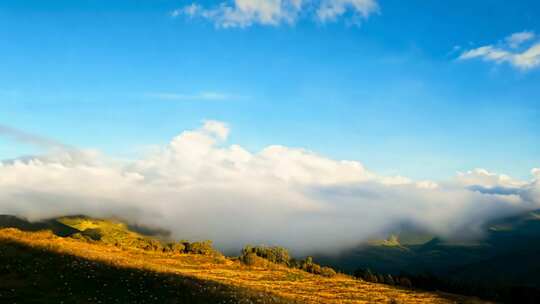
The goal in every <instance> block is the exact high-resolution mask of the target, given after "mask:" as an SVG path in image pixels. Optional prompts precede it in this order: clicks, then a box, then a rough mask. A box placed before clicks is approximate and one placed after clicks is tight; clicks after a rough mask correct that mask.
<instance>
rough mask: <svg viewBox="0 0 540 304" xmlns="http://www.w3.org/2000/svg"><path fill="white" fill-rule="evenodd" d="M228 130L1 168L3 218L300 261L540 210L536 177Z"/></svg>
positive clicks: (206, 129) (211, 124)
mask: <svg viewBox="0 0 540 304" xmlns="http://www.w3.org/2000/svg"><path fill="white" fill-rule="evenodd" d="M229 132H230V130H229V127H228V126H227V125H226V124H224V123H222V122H218V121H206V122H205V123H204V125H203V126H202V127H201V128H200V129H197V130H190V131H184V132H182V133H181V134H179V135H178V136H176V137H175V138H173V139H172V140H171V141H170V143H169V144H168V145H166V146H164V147H161V148H159V149H157V150H156V151H154V152H152V153H150V154H149V155H145V156H143V157H140V158H139V159H136V160H132V161H128V162H126V161H118V160H115V159H114V158H111V157H107V156H105V155H102V154H99V153H96V152H92V151H90V152H86V151H78V152H77V155H76V156H75V157H74V156H72V154H73V151H72V150H66V151H52V152H50V153H47V154H46V155H43V156H36V157H33V158H30V159H25V160H17V161H11V162H4V163H2V164H0V213H7V214H16V215H20V216H25V217H28V218H30V219H42V218H47V217H52V216H60V215H67V214H87V215H91V216H98V217H109V216H120V217H123V218H125V219H127V220H129V221H130V222H132V223H136V224H143V225H150V226H156V227H162V228H167V229H169V230H171V231H172V233H173V236H174V237H176V238H185V239H213V240H215V241H216V243H217V245H218V246H219V247H220V248H222V249H226V250H230V249H236V250H237V249H238V248H240V247H241V246H242V245H244V244H246V243H265V244H277V245H282V246H286V247H289V248H291V249H293V251H294V252H295V253H298V254H305V253H313V252H316V251H319V252H320V251H322V252H335V251H336V250H339V249H344V248H347V247H350V246H355V245H357V244H359V243H360V242H362V241H365V240H367V239H369V238H370V237H372V236H373V235H377V234H380V233H382V232H384V231H387V230H388V229H390V228H392V227H393V226H394V225H396V224H398V223H403V222H406V223H412V224H415V225H418V226H420V227H423V228H425V229H428V230H431V231H433V232H434V233H437V234H439V235H441V236H449V237H450V236H451V237H454V236H456V235H458V236H459V235H460V234H463V233H464V232H466V234H467V235H470V234H471V233H475V232H477V231H478V230H479V227H480V226H481V225H482V224H483V223H484V222H485V221H487V220H489V219H492V218H495V217H498V216H502V215H507V214H512V213H515V212H519V211H523V210H529V209H534V208H539V207H540V182H539V177H540V170H539V169H534V170H533V172H532V173H533V176H534V177H533V179H532V180H530V181H517V180H514V179H511V178H510V177H507V176H504V175H497V174H494V173H490V172H488V171H486V170H482V169H477V170H472V171H469V172H465V173H461V174H458V176H456V177H454V178H452V179H450V180H448V181H446V182H439V183H435V182H433V181H414V180H411V179H408V178H405V177H401V176H381V175H378V174H376V173H374V172H371V171H370V170H368V169H366V168H365V167H364V166H363V165H362V164H361V163H359V162H357V161H348V160H333V159H330V158H327V157H324V156H321V155H318V154H316V153H314V152H311V151H308V150H304V149H299V148H290V147H285V146H279V145H273V146H268V147H266V148H264V149H262V150H261V151H259V152H257V153H252V152H249V151H247V150H246V149H244V148H242V147H241V146H239V145H234V144H233V145H228V144H226V141H227V138H228V136H229ZM478 187H480V188H478ZM501 187H503V188H511V189H513V191H511V192H504V191H503V192H501V191H498V189H500V188H501ZM486 189H487V190H490V189H491V190H493V191H486Z"/></svg>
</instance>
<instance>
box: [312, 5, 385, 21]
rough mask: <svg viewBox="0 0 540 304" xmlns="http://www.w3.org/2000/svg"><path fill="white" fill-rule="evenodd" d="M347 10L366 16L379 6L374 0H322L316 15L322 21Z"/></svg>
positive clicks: (335, 16) (339, 15) (338, 15)
mask: <svg viewBox="0 0 540 304" xmlns="http://www.w3.org/2000/svg"><path fill="white" fill-rule="evenodd" d="M349 10H350V11H352V12H353V13H355V14H358V15H360V16H362V17H364V18H367V17H368V16H369V15H371V14H372V13H375V12H377V11H378V10H379V6H378V4H377V2H375V0H323V1H322V2H321V5H320V6H319V8H318V9H317V17H318V19H319V20H321V21H323V22H324V21H331V20H336V18H338V17H341V16H342V15H343V14H345V13H346V12H347V11H349Z"/></svg>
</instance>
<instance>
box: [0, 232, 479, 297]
mask: <svg viewBox="0 0 540 304" xmlns="http://www.w3.org/2000/svg"><path fill="white" fill-rule="evenodd" d="M0 258H1V261H0V262H1V265H2V266H0V302H2V303H4V302H6V301H1V300H2V299H4V300H8V301H7V302H6V303H60V302H61V301H60V300H63V302H64V303H74V302H76V303H482V302H481V301H479V300H475V299H471V298H466V297H460V296H455V295H448V294H441V293H428V292H419V291H414V290H409V289H401V288H394V287H391V286H386V285H382V284H373V283H367V282H364V281H359V280H355V279H353V278H351V277H348V276H345V275H338V276H336V277H333V278H325V277H321V276H318V275H312V274H309V273H306V272H304V271H301V270H296V269H290V268H286V267H282V266H279V265H275V264H271V263H268V264H267V265H265V266H264V267H247V266H245V265H242V264H241V263H239V262H238V261H234V260H231V259H228V258H225V257H211V256H204V255H191V254H165V253H160V252H151V251H144V250H138V249H122V248H119V247H117V246H112V245H107V244H102V243H89V242H84V241H80V240H76V239H72V238H63V237H58V236H55V235H54V234H52V233H51V232H47V231H41V232H23V231H20V230H17V229H13V228H8V229H1V230H0Z"/></svg>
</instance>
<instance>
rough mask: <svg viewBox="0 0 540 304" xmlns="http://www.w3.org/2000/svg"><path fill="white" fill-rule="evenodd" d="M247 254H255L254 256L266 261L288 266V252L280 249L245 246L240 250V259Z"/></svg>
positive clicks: (289, 258) (275, 247)
mask: <svg viewBox="0 0 540 304" xmlns="http://www.w3.org/2000/svg"><path fill="white" fill-rule="evenodd" d="M249 254H255V255H256V256H258V257H260V258H263V259H265V260H268V261H270V262H272V263H276V264H283V265H287V266H289V262H290V260H291V257H290V255H289V251H287V249H285V248H282V247H277V246H274V247H268V246H255V247H253V246H250V245H248V246H246V247H244V249H242V254H241V257H244V256H247V255H249ZM241 259H242V258H241Z"/></svg>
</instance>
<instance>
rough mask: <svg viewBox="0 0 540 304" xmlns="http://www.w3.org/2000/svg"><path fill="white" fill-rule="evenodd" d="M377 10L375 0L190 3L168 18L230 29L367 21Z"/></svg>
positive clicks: (237, 0)
mask: <svg viewBox="0 0 540 304" xmlns="http://www.w3.org/2000/svg"><path fill="white" fill-rule="evenodd" d="M378 9H379V7H378V4H377V2H376V0H228V1H225V2H221V3H220V4H218V5H217V6H214V7H209V8H207V7H203V6H201V5H200V4H198V3H192V4H190V5H187V6H184V7H182V8H179V9H176V10H174V11H172V12H171V16H172V17H180V16H185V17H189V18H203V19H207V20H210V21H212V22H214V24H215V25H216V26H217V27H221V28H230V27H247V26H251V25H254V24H260V25H271V26H277V25H280V24H294V23H295V22H296V21H297V20H298V18H300V17H302V16H307V17H313V18H315V19H317V20H319V21H320V22H327V21H335V20H336V19H337V18H338V17H340V16H343V15H345V14H347V13H349V14H350V15H351V16H352V17H353V18H355V19H358V17H360V18H367V17H368V16H369V15H371V14H373V13H375V12H377V11H378Z"/></svg>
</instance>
